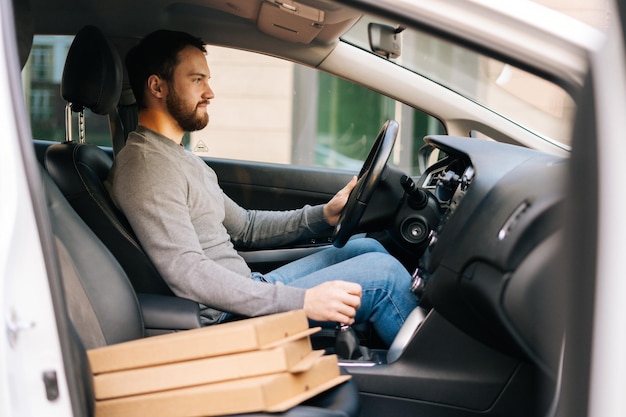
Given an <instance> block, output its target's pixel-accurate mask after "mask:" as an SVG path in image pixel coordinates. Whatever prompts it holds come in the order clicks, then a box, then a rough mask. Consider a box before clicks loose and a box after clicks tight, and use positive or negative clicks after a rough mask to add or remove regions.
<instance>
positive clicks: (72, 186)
mask: <svg viewBox="0 0 626 417" xmlns="http://www.w3.org/2000/svg"><path fill="white" fill-rule="evenodd" d="M122 82H123V67H122V62H121V59H120V57H119V55H118V53H117V50H116V49H115V48H114V47H113V46H112V45H111V44H110V43H109V42H108V40H107V39H106V38H105V37H104V35H103V34H102V32H101V31H100V30H99V29H97V28H96V27H94V26H86V27H84V28H83V29H81V30H80V31H79V32H78V33H77V35H76V37H75V38H74V41H73V42H72V45H71V47H70V50H69V52H68V56H67V59H66V62H65V68H64V70H63V79H62V83H61V94H62V96H63V98H64V99H65V101H66V102H67V108H66V118H70V119H71V117H72V112H77V113H79V117H81V116H80V115H81V114H82V112H83V111H84V109H85V108H87V109H90V110H91V111H92V112H93V113H96V114H100V115H108V116H109V120H113V121H119V118H118V117H117V114H116V108H117V104H118V101H119V99H120V94H121V90H122ZM112 129H113V133H114V134H115V132H118V133H119V132H122V131H123V129H122V128H121V127H120V126H116V123H112ZM84 133H85V132H84V130H83V126H82V125H81V131H80V132H79V140H78V141H76V140H73V138H72V132H71V124H70V125H69V126H68V133H67V138H66V139H67V140H66V141H65V142H63V143H60V144H55V145H51V146H50V147H49V148H48V150H47V151H46V155H45V167H46V169H47V171H48V172H49V173H50V175H51V177H52V178H53V180H54V181H55V182H56V184H57V185H58V186H59V188H60V189H61V191H62V192H63V194H64V195H65V197H66V198H67V200H68V201H69V202H70V204H71V205H72V207H73V208H74V209H75V210H76V212H77V213H78V214H79V215H80V217H81V218H82V219H83V220H84V221H85V223H87V225H88V226H89V227H90V228H91V229H92V230H93V231H94V233H95V234H96V235H97V236H98V237H99V238H100V240H102V242H103V243H104V244H105V245H106V246H107V247H108V248H109V250H110V251H111V252H112V253H113V254H114V255H115V257H116V258H117V260H118V261H119V262H120V264H121V265H122V268H123V269H124V270H125V271H126V273H127V274H128V277H129V279H130V281H131V282H132V284H133V287H134V288H135V290H136V291H138V292H141V293H153V294H166V295H172V294H173V293H172V291H171V290H170V288H169V287H168V285H167V284H166V283H165V281H164V280H163V278H162V277H161V275H160V274H159V272H158V271H157V269H156V268H155V267H154V265H153V264H152V262H151V261H150V259H149V258H148V256H147V255H146V253H145V252H144V251H143V249H142V248H141V245H140V244H139V242H138V240H137V238H136V237H135V235H134V233H133V232H132V229H131V227H130V225H129V224H128V222H127V220H126V218H125V217H124V215H123V214H122V213H121V212H120V211H119V210H118V209H117V207H116V206H115V204H114V203H113V201H112V200H111V198H110V196H109V194H108V192H107V190H106V188H105V186H104V181H105V180H106V178H107V176H108V174H109V170H110V169H111V165H112V164H113V161H112V158H111V156H110V155H109V154H107V153H106V152H104V151H103V150H102V149H100V148H99V147H98V146H96V145H94V144H89V143H87V142H86V141H85V139H88V138H84Z"/></svg>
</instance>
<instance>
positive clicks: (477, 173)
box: [417, 135, 569, 371]
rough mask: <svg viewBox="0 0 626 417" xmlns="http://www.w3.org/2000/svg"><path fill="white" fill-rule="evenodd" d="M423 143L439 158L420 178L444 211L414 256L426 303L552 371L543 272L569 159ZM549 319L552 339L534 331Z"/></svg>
mask: <svg viewBox="0 0 626 417" xmlns="http://www.w3.org/2000/svg"><path fill="white" fill-rule="evenodd" d="M426 142H427V143H428V144H429V145H430V146H432V147H434V148H436V149H438V150H439V151H440V152H441V153H442V154H443V155H445V156H444V157H443V158H441V159H440V160H439V161H437V162H435V163H434V164H432V165H431V166H430V167H429V168H428V169H427V171H426V172H425V173H424V174H423V175H422V176H421V177H420V179H419V181H418V182H417V185H418V186H419V187H421V188H422V189H424V190H427V191H428V192H430V193H431V195H432V196H433V197H434V198H435V199H436V200H437V202H438V204H439V206H440V207H441V210H442V214H441V219H440V221H439V223H438V224H437V225H436V227H434V228H433V229H432V230H431V231H430V236H429V242H428V247H427V248H426V250H425V251H424V253H423V255H422V257H421V260H420V269H421V270H422V271H423V275H424V278H425V280H426V283H427V284H426V286H425V290H424V294H423V299H424V303H426V304H427V305H428V306H430V307H432V308H434V309H435V310H437V311H438V312H439V313H440V314H442V315H443V316H444V317H446V318H447V319H448V320H449V321H450V322H451V323H453V324H454V325H456V326H457V327H459V328H460V329H462V330H463V331H465V332H466V333H467V334H469V335H471V336H472V337H474V338H476V339H478V340H480V341H482V342H483V343H486V344H488V345H490V346H492V347H494V348H496V349H499V350H501V351H503V352H506V353H508V354H514V355H522V356H526V357H532V358H534V359H535V361H536V362H538V363H539V364H540V365H541V366H542V367H543V368H545V369H547V370H550V371H554V370H555V368H556V366H558V365H557V362H558V356H559V349H560V343H561V339H560V336H562V335H559V333H558V329H560V328H562V327H560V323H558V320H559V318H551V317H542V316H541V311H542V306H543V305H547V304H546V303H550V297H557V296H558V288H556V286H555V285H554V282H553V280H551V277H550V273H549V272H550V267H551V260H553V259H554V257H555V256H558V249H559V245H560V239H561V234H562V233H561V232H562V230H561V229H562V223H561V222H562V208H563V207H564V204H565V196H566V189H567V184H566V178H567V177H566V175H567V169H568V166H569V164H568V160H567V159H565V158H561V157H556V156H553V155H549V154H545V153H541V152H537V151H534V150H530V149H527V148H522V147H518V146H514V145H508V144H503V143H496V142H491V141H485V140H479V139H473V138H466V137H451V136H444V135H438V136H428V137H426ZM431 198H432V197H431ZM545 326H548V327H550V328H554V329H555V332H556V333H555V338H554V340H553V341H552V342H551V343H548V345H546V344H545V341H544V342H541V344H540V343H539V342H538V340H539V337H538V336H537V335H538V334H539V331H542V332H545V330H546V329H545ZM544 334H545V333H544Z"/></svg>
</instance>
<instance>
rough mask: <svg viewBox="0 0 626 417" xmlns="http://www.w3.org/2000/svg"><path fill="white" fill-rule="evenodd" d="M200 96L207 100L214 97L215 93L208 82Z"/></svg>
mask: <svg viewBox="0 0 626 417" xmlns="http://www.w3.org/2000/svg"><path fill="white" fill-rule="evenodd" d="M202 98H204V99H207V100H211V99H213V98H215V93H214V92H213V89H212V88H211V86H210V85H209V84H207V85H206V88H205V89H204V92H203V93H202Z"/></svg>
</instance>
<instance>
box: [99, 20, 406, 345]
mask: <svg viewBox="0 0 626 417" xmlns="http://www.w3.org/2000/svg"><path fill="white" fill-rule="evenodd" d="M205 55H206V51H205V48H204V44H203V42H202V41H201V40H200V39H198V38H195V37H193V36H191V35H189V34H186V33H183V32H172V31H165V30H162V31H157V32H154V33H152V34H150V35H148V36H147V37H145V38H144V39H143V40H142V41H141V42H140V43H139V45H137V46H136V47H135V48H133V49H132V50H131V51H130V52H129V54H128V56H127V58H126V66H127V69H128V73H129V78H130V82H131V86H132V89H133V92H134V94H135V97H136V100H137V103H138V106H139V126H138V128H137V130H136V131H135V132H133V133H131V134H130V135H129V137H128V140H127V143H126V146H125V147H124V148H123V149H122V150H121V151H120V153H119V154H118V156H117V157H116V160H115V163H114V165H113V168H112V170H111V174H110V177H109V181H108V182H109V185H110V188H111V194H112V197H113V199H114V200H115V202H116V204H117V205H118V206H119V207H120V208H121V209H122V211H123V212H124V214H125V215H126V216H127V217H128V220H129V222H130V224H131V226H132V227H133V230H134V231H135V233H136V234H137V237H138V238H139V240H140V242H141V244H142V245H143V247H144V249H145V250H146V252H147V253H148V255H149V256H150V258H151V259H152V261H153V262H154V264H155V265H156V267H157V268H158V270H159V271H160V272H161V274H162V275H163V277H164V279H165V280H166V281H167V283H168V285H169V286H170V287H171V289H172V291H173V292H174V293H175V294H176V295H178V296H180V297H185V298H189V299H192V300H194V301H197V302H199V303H200V304H202V305H204V306H208V308H206V309H204V310H203V316H204V318H205V320H206V322H207V323H217V322H221V321H223V320H225V319H226V318H228V317H229V315H230V314H233V313H234V314H239V315H244V316H248V317H253V316H259V315H264V314H271V313H277V312H281V311H288V310H293V309H304V310H305V312H306V314H307V317H308V318H309V319H310V320H311V321H312V322H314V323H316V324H317V323H320V324H322V325H326V326H328V325H330V326H335V325H336V324H337V323H344V324H353V323H354V322H355V321H357V322H364V321H370V322H372V323H373V325H374V328H375V329H376V331H377V332H378V334H379V335H380V336H381V338H382V339H383V341H385V342H386V343H388V344H390V343H391V342H392V341H393V339H394V337H395V335H396V333H397V332H398V330H399V328H400V326H401V325H402V323H403V322H404V320H405V319H406V317H407V316H408V314H409V313H410V312H411V311H412V310H413V309H414V308H415V307H416V305H417V300H416V299H415V297H414V296H413V294H412V293H411V292H410V290H409V287H410V282H411V278H410V275H409V274H408V272H407V271H406V270H405V268H404V267H403V266H402V265H401V264H400V263H399V262H398V261H397V260H396V259H395V258H393V257H392V256H390V255H389V254H388V253H387V252H386V251H385V249H384V248H383V247H382V246H381V245H380V244H379V243H378V242H377V241H375V240H373V239H354V240H352V241H350V242H348V244H347V245H346V246H345V247H344V248H342V249H336V248H331V249H327V250H325V251H322V252H320V253H317V254H315V255H311V256H309V257H306V258H303V259H301V260H298V261H295V262H292V263H290V264H288V265H285V266H283V267H281V268H278V269H277V270H275V271H272V272H270V273H267V274H265V275H261V274H259V273H255V272H252V271H251V270H250V268H249V267H248V265H247V264H246V263H245V261H244V260H243V258H241V257H240V256H239V254H238V253H237V251H236V249H235V245H236V246H237V247H246V248H261V247H263V248H268V247H272V246H276V245H282V244H288V243H290V242H293V241H295V240H297V239H301V238H303V237H306V236H313V235H315V234H318V233H320V232H322V231H325V230H328V229H329V228H331V227H332V226H334V225H335V224H337V221H338V219H339V215H340V213H341V210H342V209H343V207H344V205H345V203H346V200H347V197H348V195H349V193H350V191H351V190H352V188H353V187H354V185H355V184H356V178H353V180H352V181H351V182H350V183H349V184H348V185H346V187H344V188H343V189H342V190H340V191H339V192H338V193H337V194H336V195H335V196H334V197H333V198H332V199H331V200H330V201H329V202H328V203H327V204H325V205H320V206H315V207H311V206H305V207H303V208H302V209H299V210H291V211H256V210H245V209H243V208H241V207H240V206H238V205H237V204H236V203H235V202H233V201H232V200H231V199H230V198H229V197H228V196H226V195H225V194H224V193H223V192H222V190H221V189H220V187H219V184H218V181H217V177H216V175H215V172H214V171H213V170H212V169H211V168H209V167H208V166H207V165H206V164H205V163H204V162H203V161H202V160H201V159H200V158H198V157H197V156H195V155H193V154H192V153H191V152H188V151H186V150H185V149H184V148H183V147H182V146H181V145H180V144H181V141H182V138H183V135H184V133H185V132H186V131H194V130H199V129H202V128H203V127H205V126H206V125H207V123H208V121H209V115H208V111H207V107H208V106H209V103H210V100H211V99H213V98H214V97H215V95H214V93H213V91H212V90H211V88H210V86H209V78H210V72H209V67H208V65H207V60H206V56H205ZM209 307H210V308H209Z"/></svg>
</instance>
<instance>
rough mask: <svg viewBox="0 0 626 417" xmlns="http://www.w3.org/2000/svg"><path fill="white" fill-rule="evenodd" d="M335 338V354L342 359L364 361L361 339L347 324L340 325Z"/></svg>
mask: <svg viewBox="0 0 626 417" xmlns="http://www.w3.org/2000/svg"><path fill="white" fill-rule="evenodd" d="M335 337H336V339H335V353H336V354H337V356H338V357H339V358H340V359H345V360H357V359H363V353H362V352H361V346H360V343H359V338H358V337H357V335H356V333H355V332H354V329H353V328H352V327H350V326H349V325H347V324H340V325H338V326H337V328H336V329H335Z"/></svg>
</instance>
